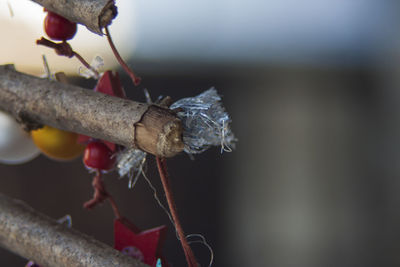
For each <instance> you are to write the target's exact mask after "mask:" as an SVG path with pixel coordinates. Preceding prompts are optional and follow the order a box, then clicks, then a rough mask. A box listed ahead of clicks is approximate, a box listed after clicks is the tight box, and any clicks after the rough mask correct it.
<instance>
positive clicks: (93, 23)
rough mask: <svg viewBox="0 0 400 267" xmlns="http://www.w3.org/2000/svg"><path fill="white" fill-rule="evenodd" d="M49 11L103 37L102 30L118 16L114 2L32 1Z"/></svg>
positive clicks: (107, 0)
mask: <svg viewBox="0 0 400 267" xmlns="http://www.w3.org/2000/svg"><path fill="white" fill-rule="evenodd" d="M32 1H33V2H36V3H38V4H39V5H41V6H43V7H44V8H46V9H47V10H49V11H52V12H54V13H57V14H59V15H61V16H63V17H64V18H67V19H68V20H70V21H73V22H76V23H80V24H83V25H85V26H86V27H87V28H88V29H89V30H90V31H92V32H94V33H97V34H100V35H103V32H102V29H103V28H104V27H106V26H108V25H110V24H111V21H112V20H113V19H114V18H115V17H116V16H117V14H118V12H117V7H116V6H115V5H114V1H113V0H68V1H65V0H32Z"/></svg>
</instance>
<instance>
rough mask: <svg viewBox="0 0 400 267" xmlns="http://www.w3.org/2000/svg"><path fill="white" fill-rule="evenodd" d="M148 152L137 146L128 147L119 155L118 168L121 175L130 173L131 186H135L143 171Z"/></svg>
mask: <svg viewBox="0 0 400 267" xmlns="http://www.w3.org/2000/svg"><path fill="white" fill-rule="evenodd" d="M146 156H147V153H146V152H143V151H142V150H139V149H135V148H128V149H125V150H124V151H122V152H121V153H119V154H118V156H117V170H118V174H119V176H120V177H124V176H125V175H128V177H129V184H128V186H129V188H133V187H134V185H135V184H136V181H137V179H138V178H139V176H140V174H142V172H143V168H144V165H145V163H146Z"/></svg>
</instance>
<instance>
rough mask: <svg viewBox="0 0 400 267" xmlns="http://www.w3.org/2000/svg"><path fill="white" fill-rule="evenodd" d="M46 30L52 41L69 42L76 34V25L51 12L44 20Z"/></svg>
mask: <svg viewBox="0 0 400 267" xmlns="http://www.w3.org/2000/svg"><path fill="white" fill-rule="evenodd" d="M44 30H45V32H46V34H47V35H48V36H49V37H50V39H53V40H60V41H64V40H69V39H72V37H74V35H75V33H76V23H75V22H71V21H69V20H67V19H66V18H64V17H61V16H60V15H58V14H56V13H53V12H50V11H49V12H48V14H47V16H46V18H45V20H44Z"/></svg>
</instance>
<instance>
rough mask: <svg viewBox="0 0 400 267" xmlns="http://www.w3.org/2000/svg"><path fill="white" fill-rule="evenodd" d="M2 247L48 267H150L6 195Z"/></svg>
mask: <svg viewBox="0 0 400 267" xmlns="http://www.w3.org/2000/svg"><path fill="white" fill-rule="evenodd" d="M0 246H2V247H4V248H5V249H7V250H10V251H12V252H14V253H16V254H18V255H20V256H22V257H24V258H26V259H29V260H33V261H34V262H36V263H38V264H40V265H41V266H47V267H70V266H75V267H110V266H120V267H124V266H127V267H128V266H129V267H135V266H136V267H146V266H147V267H148V265H146V264H143V263H141V262H140V261H138V260H136V259H133V258H131V257H129V256H126V255H123V254H122V253H120V252H118V251H117V250H114V249H113V248H111V247H109V246H108V245H106V244H103V243H101V242H99V241H97V240H95V239H93V238H92V237H89V236H87V235H85V234H82V233H80V232H78V231H76V230H74V229H70V228H67V227H66V226H64V225H61V224H59V223H57V222H56V221H55V220H53V219H51V218H48V217H47V216H45V215H43V214H40V213H38V212H36V211H35V210H33V209H32V208H31V207H29V206H28V205H26V204H25V203H23V202H22V201H19V200H15V199H12V198H9V197H7V196H5V195H3V194H0Z"/></svg>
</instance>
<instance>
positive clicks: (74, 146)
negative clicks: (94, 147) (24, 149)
mask: <svg viewBox="0 0 400 267" xmlns="http://www.w3.org/2000/svg"><path fill="white" fill-rule="evenodd" d="M31 136H32V139H33V142H34V143H35V145H36V146H37V147H38V148H39V149H40V151H42V153H43V154H45V155H46V156H47V157H49V158H52V159H57V160H71V159H74V158H76V157H78V156H79V155H80V154H82V152H83V150H84V148H85V147H84V146H83V145H81V144H78V143H77V140H78V134H76V133H72V132H66V131H63V130H59V129H56V128H53V127H50V126H47V125H45V126H44V127H43V128H41V129H38V130H34V131H32V132H31Z"/></svg>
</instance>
